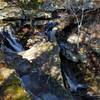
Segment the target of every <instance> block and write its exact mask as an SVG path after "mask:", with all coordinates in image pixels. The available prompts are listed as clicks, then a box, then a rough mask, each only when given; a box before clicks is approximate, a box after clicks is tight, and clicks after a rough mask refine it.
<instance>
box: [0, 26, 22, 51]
mask: <svg viewBox="0 0 100 100" xmlns="http://www.w3.org/2000/svg"><path fill="white" fill-rule="evenodd" d="M14 33H15V31H14V29H13V28H12V26H11V25H6V26H3V27H1V28H0V34H1V35H2V37H3V38H4V45H5V47H6V48H7V49H8V50H10V51H14V52H20V51H22V50H24V49H23V47H22V45H21V44H20V42H19V41H18V40H17V38H16V37H15V35H14Z"/></svg>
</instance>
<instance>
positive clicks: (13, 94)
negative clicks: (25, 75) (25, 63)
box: [0, 73, 31, 100]
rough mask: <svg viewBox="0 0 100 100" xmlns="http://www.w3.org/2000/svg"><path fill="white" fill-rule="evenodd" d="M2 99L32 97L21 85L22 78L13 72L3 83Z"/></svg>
mask: <svg viewBox="0 0 100 100" xmlns="http://www.w3.org/2000/svg"><path fill="white" fill-rule="evenodd" d="M0 100H31V97H30V95H28V93H27V92H26V91H25V89H24V88H23V87H22V86H21V80H20V79H19V78H18V77H17V75H16V74H15V73H13V74H11V75H10V76H9V77H8V79H6V80H4V82H3V84H2V87H1V91H0Z"/></svg>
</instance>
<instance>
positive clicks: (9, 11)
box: [0, 6, 23, 19]
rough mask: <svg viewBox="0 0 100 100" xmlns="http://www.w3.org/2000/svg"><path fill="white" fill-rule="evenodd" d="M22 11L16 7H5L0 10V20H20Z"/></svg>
mask: <svg viewBox="0 0 100 100" xmlns="http://www.w3.org/2000/svg"><path fill="white" fill-rule="evenodd" d="M22 15H23V13H22V10H21V9H20V8H18V7H8V6H7V7H6V8H4V9H2V10H0V19H8V18H16V19H17V18H22V17H23V16H22Z"/></svg>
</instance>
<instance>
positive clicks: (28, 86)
mask: <svg viewBox="0 0 100 100" xmlns="http://www.w3.org/2000/svg"><path fill="white" fill-rule="evenodd" d="M21 79H22V81H23V85H24V87H25V89H26V90H31V89H32V84H31V79H30V75H23V76H22V77H21Z"/></svg>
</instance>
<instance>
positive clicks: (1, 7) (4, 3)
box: [0, 1, 8, 10]
mask: <svg viewBox="0 0 100 100" xmlns="http://www.w3.org/2000/svg"><path fill="white" fill-rule="evenodd" d="M7 6H8V4H7V3H6V2H1V1H0V10H1V9H4V8H5V7H7Z"/></svg>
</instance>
